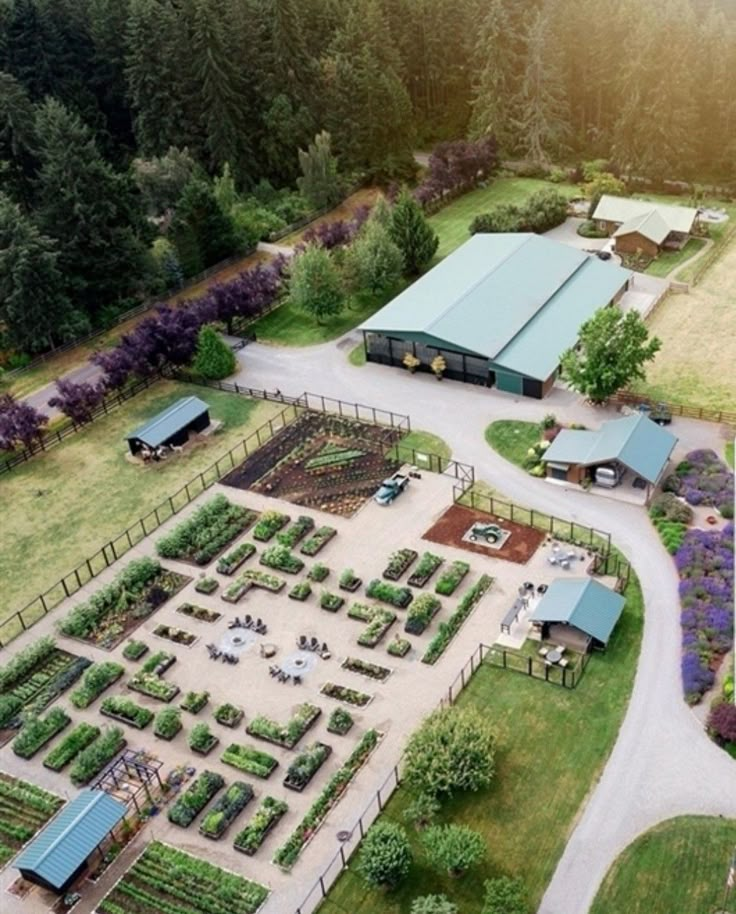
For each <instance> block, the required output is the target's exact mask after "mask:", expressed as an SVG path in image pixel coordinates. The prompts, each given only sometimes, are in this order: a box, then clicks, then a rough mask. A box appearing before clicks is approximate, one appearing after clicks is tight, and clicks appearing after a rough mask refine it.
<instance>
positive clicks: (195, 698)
mask: <svg viewBox="0 0 736 914" xmlns="http://www.w3.org/2000/svg"><path fill="white" fill-rule="evenodd" d="M209 700H210V693H209V692H187V694H186V695H185V696H184V701H182V703H181V705H179V707H180V708H181V709H182V711H189V713H190V714H199V712H200V711H201V710H202V708H203V707H204V706H205V705H206V704H207V702H208V701H209Z"/></svg>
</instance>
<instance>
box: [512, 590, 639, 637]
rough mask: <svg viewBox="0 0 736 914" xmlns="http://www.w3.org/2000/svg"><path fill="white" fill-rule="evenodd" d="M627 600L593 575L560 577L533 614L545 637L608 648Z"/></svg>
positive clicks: (531, 619) (534, 626)
mask: <svg viewBox="0 0 736 914" xmlns="http://www.w3.org/2000/svg"><path fill="white" fill-rule="evenodd" d="M625 603H626V600H625V599H624V597H623V596H622V595H621V594H620V593H616V591H615V590H611V589H610V587H606V586H605V584H601V583H600V581H596V580H594V579H593V578H557V579H556V580H554V581H552V583H551V584H550V585H549V587H548V588H547V590H546V592H545V593H544V595H543V596H542V598H541V599H540V601H539V603H538V604H537V605H536V607H535V608H534V611H533V612H532V614H531V616H530V621H531V623H532V628H533V629H534V630H535V631H536V633H537V635H538V637H541V639H542V640H545V641H547V640H551V641H554V642H556V643H560V644H569V646H570V647H574V648H576V649H578V648H581V647H584V648H585V649H586V650H590V649H591V648H605V646H606V645H607V644H608V642H609V641H610V639H611V635H612V634H613V630H614V629H615V627H616V623H617V622H618V620H619V618H620V617H621V613H622V612H623V608H624V604H625Z"/></svg>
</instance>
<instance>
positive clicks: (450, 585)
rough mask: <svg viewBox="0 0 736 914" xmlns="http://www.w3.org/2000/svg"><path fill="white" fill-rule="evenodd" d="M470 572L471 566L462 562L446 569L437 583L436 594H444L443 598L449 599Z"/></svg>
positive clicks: (456, 562)
mask: <svg viewBox="0 0 736 914" xmlns="http://www.w3.org/2000/svg"><path fill="white" fill-rule="evenodd" d="M469 571H470V565H468V563H467V562H462V561H460V560H457V561H454V562H453V563H452V564H451V565H450V566H449V568H447V569H445V571H443V572H442V574H441V575H440V577H439V580H438V581H437V583H436V585H435V588H434V592H435V593H439V594H442V596H443V597H449V596H451V595H452V594H453V593H455V591H456V590H457V589H458V587H459V586H460V584H461V582H462V580H463V578H465V576H466V575H467V574H468V572H469Z"/></svg>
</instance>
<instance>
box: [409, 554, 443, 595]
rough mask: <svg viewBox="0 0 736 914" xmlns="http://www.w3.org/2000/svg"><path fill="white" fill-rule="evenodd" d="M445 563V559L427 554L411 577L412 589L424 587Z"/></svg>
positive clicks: (420, 560)
mask: <svg viewBox="0 0 736 914" xmlns="http://www.w3.org/2000/svg"><path fill="white" fill-rule="evenodd" d="M443 562H444V559H442V558H440V556H438V555H434V554H433V553H431V552H425V553H424V554H423V555H422V557H421V558H420V559H419V564H418V565H417V567H416V568H415V569H414V571H413V572H412V574H411V576H410V577H409V581H408V583H409V584H411V586H412V587H424V585H425V584H426V583H427V582H428V581H429V579H430V578H431V577H432V575H433V574H434V573H435V571H437V569H438V568H439V567H440V565H441V564H442V563H443Z"/></svg>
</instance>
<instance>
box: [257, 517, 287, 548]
mask: <svg viewBox="0 0 736 914" xmlns="http://www.w3.org/2000/svg"><path fill="white" fill-rule="evenodd" d="M290 520H291V518H290V517H289V515H288V514H282V513H281V512H280V511H264V512H263V514H261V517H260V519H259V521H258V523H257V524H256V525H255V527H254V528H253V534H252V535H253V539H254V540H258V541H259V542H261V543H267V542H268V541H269V540H270V539H273V537H274V536H275V535H276V534H277V533H278V532H279V530H281V529H283V528H284V527H285V526H286V525H287V524H288V523H289V521H290Z"/></svg>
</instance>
